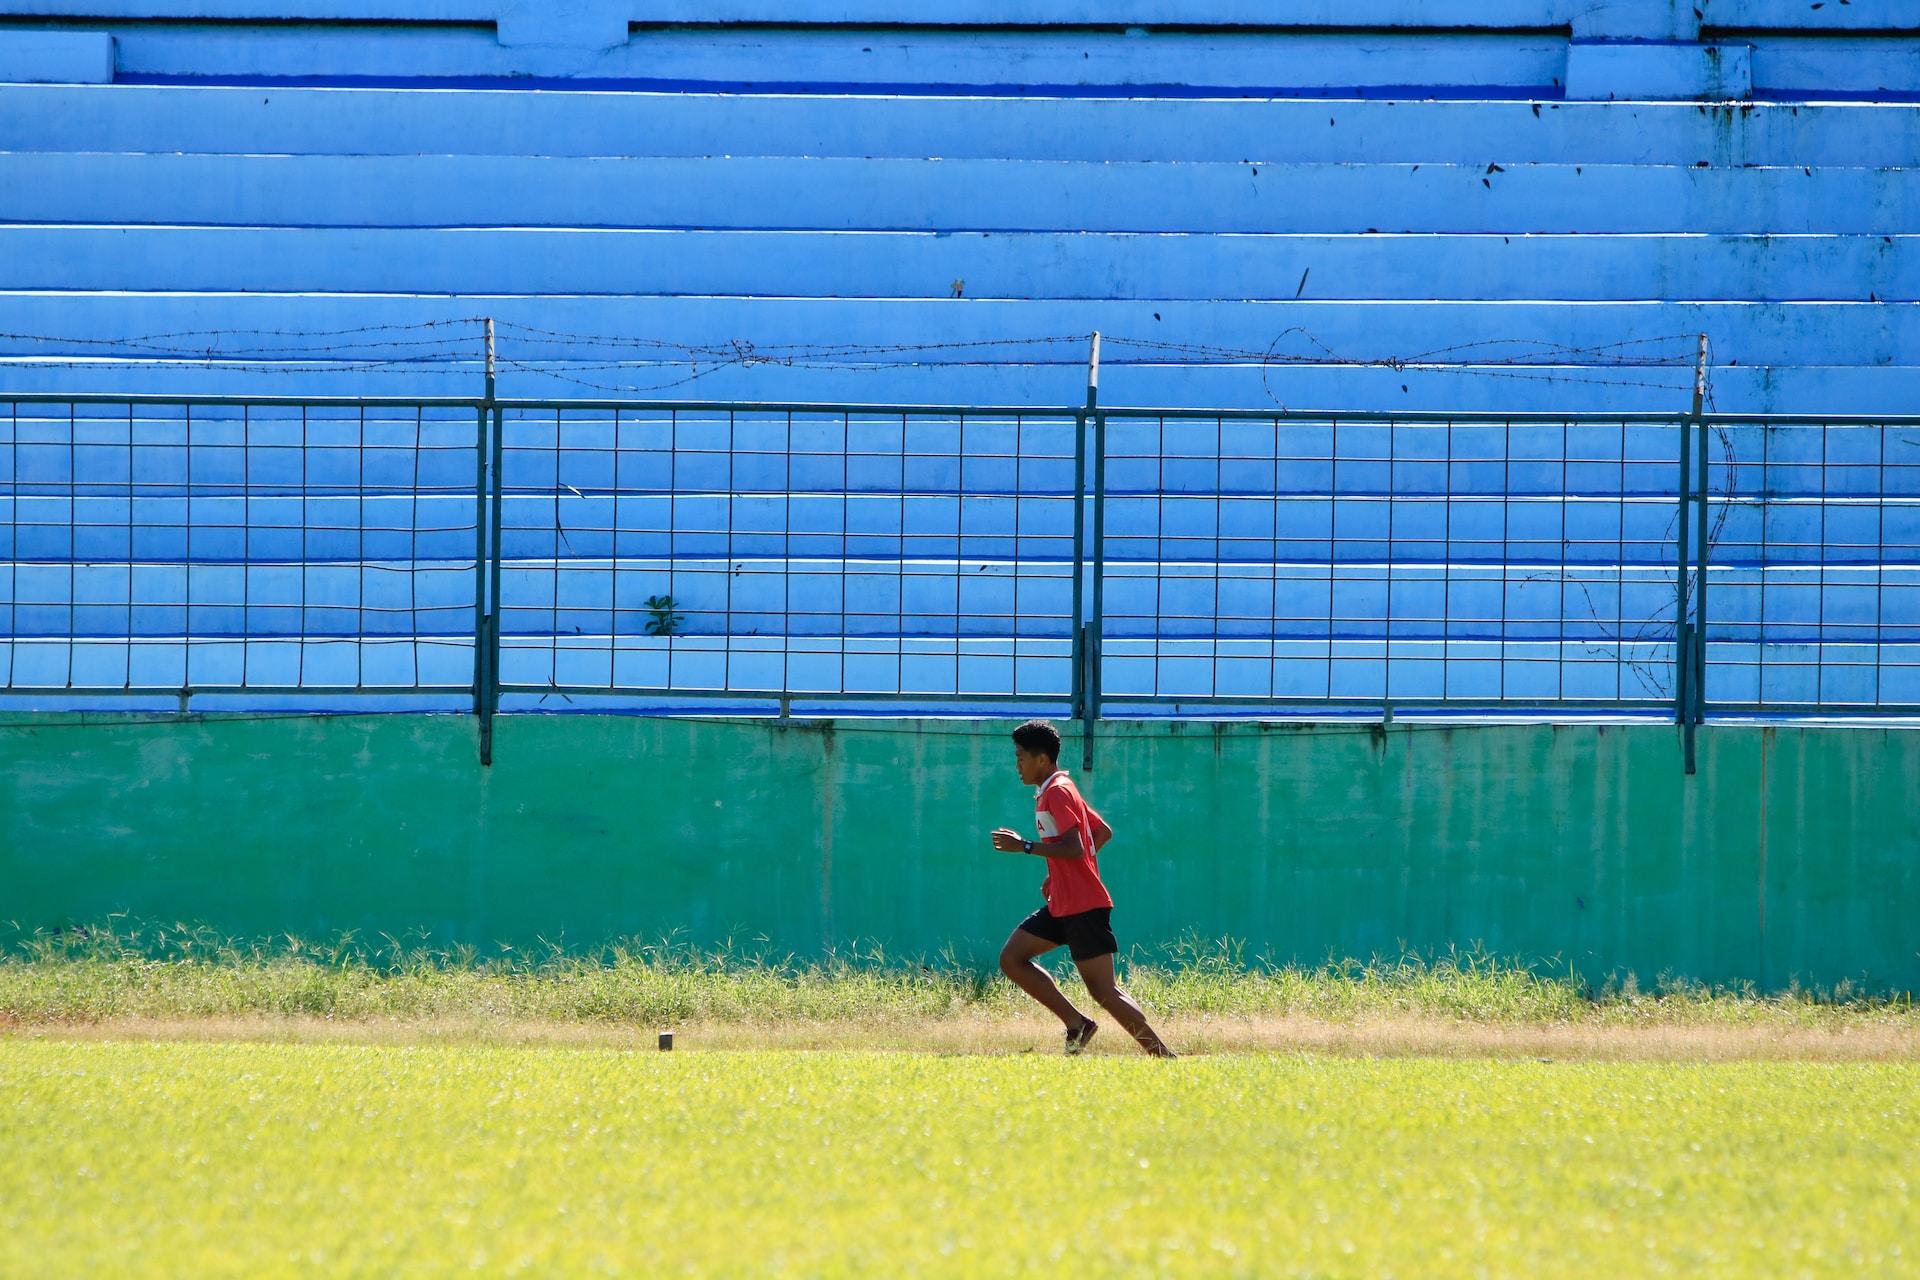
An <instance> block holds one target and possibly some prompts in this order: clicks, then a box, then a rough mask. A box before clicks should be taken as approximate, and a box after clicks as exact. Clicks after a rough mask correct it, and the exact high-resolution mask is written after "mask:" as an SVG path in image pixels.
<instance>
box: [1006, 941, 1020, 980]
mask: <svg viewBox="0 0 1920 1280" xmlns="http://www.w3.org/2000/svg"><path fill="white" fill-rule="evenodd" d="M1024 963H1026V957H1024V956H1022V955H1021V954H1020V953H1019V952H1018V951H1015V950H1014V949H1013V944H1012V943H1011V942H1009V943H1008V944H1007V945H1006V946H1004V947H1002V948H1000V972H1002V973H1004V974H1006V975H1007V976H1008V977H1009V978H1011V977H1012V976H1013V971H1014V970H1015V969H1016V968H1018V967H1019V966H1020V965H1022V964H1024Z"/></svg>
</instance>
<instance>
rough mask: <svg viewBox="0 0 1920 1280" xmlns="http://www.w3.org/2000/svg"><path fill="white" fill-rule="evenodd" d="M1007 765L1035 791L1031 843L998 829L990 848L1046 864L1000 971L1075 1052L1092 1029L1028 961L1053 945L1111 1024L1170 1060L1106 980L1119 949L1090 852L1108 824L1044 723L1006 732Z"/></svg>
mask: <svg viewBox="0 0 1920 1280" xmlns="http://www.w3.org/2000/svg"><path fill="white" fill-rule="evenodd" d="M1013 757H1014V763H1015V765H1016V766H1017V767H1018V768H1019V770H1020V781H1022V782H1024V783H1026V784H1027V785H1028V786H1031V787H1038V788H1039V792H1038V793H1037V795H1036V796H1035V799H1034V803H1033V810H1034V822H1035V824H1036V825H1037V826H1038V827H1039V829H1040V838H1039V839H1038V840H1028V839H1026V838H1025V837H1024V836H1022V835H1020V833H1019V832H1017V831H1013V830H1010V829H1008V828H1006V827H1002V828H1001V829H1000V830H998V831H996V832H994V833H993V847H994V848H996V849H999V850H1000V851H1002V852H1003V853H1032V854H1038V855H1040V856H1041V857H1043V858H1045V859H1046V860H1047V878H1046V880H1045V881H1044V882H1043V883H1042V884H1041V885H1040V895H1041V897H1043V898H1045V899H1046V903H1047V905H1046V906H1044V907H1041V908H1040V909H1039V910H1038V911H1036V912H1034V913H1033V914H1032V915H1030V916H1028V917H1027V918H1026V919H1025V920H1022V921H1021V922H1020V927H1019V928H1017V929H1015V930H1014V931H1013V936H1012V937H1010V938H1008V939H1007V945H1006V946H1004V947H1002V948H1000V972H1002V973H1004V974H1006V975H1007V977H1009V978H1011V979H1012V980H1013V983H1014V985H1015V986H1017V987H1019V988H1020V989H1021V990H1022V991H1024V992H1026V993H1027V994H1028V995H1030V996H1032V997H1033V998H1034V999H1035V1000H1038V1001H1039V1002H1040V1003H1041V1004H1043V1005H1045V1006H1046V1007H1047V1008H1048V1009H1049V1010H1051V1011H1052V1013H1053V1015H1054V1016H1055V1017H1056V1018H1058V1019H1060V1021H1061V1022H1062V1023H1063V1024H1064V1025H1065V1026H1066V1028H1067V1052H1068V1053H1079V1052H1080V1051H1081V1050H1082V1049H1084V1048H1086V1047H1087V1044H1088V1042H1089V1041H1091V1040H1092V1039H1093V1033H1094V1032H1095V1031H1097V1030H1099V1025H1098V1024H1097V1023H1095V1022H1094V1020H1093V1019H1092V1018H1089V1017H1087V1015H1085V1014H1084V1013H1081V1012H1080V1010H1079V1009H1078V1008H1076V1007H1075V1006H1074V1003H1073V1001H1071V1000H1069V999H1067V997H1066V995H1065V994H1064V993H1063V992H1062V991H1061V990H1060V988H1059V987H1058V986H1056V985H1055V984H1054V981H1053V979H1052V978H1051V977H1050V976H1048V974H1047V971H1046V970H1045V969H1042V968H1041V967H1040V966H1039V965H1037V964H1035V963H1034V960H1035V959H1037V958H1038V957H1040V956H1043V955H1045V954H1046V953H1047V952H1049V951H1052V950H1053V949H1054V948H1055V947H1059V946H1065V947H1066V948H1067V954H1068V955H1070V956H1072V957H1073V964H1074V967H1075V968H1077V969H1078V970H1080V980H1081V981H1082V982H1085V983H1086V984H1087V994H1088V995H1090V996H1092V997H1093V998H1094V1000H1095V1001H1096V1002H1098V1003H1099V1005H1100V1007H1101V1008H1102V1009H1105V1010H1106V1011H1107V1012H1108V1013H1110V1014H1112V1015H1113V1020H1114V1021H1115V1022H1118V1023H1119V1024H1120V1025H1121V1026H1123V1027H1125V1028H1126V1029H1127V1034H1129V1035H1131V1036H1132V1037H1133V1038H1134V1039H1135V1040H1137V1041H1139V1042H1140V1047H1141V1048H1142V1049H1145V1050H1146V1051H1147V1052H1148V1053H1150V1054H1152V1055H1154V1056H1155V1057H1157V1058H1171V1057H1173V1056H1174V1055H1173V1050H1171V1049H1169V1048H1167V1046H1166V1045H1165V1044H1164V1043H1162V1042H1161V1040H1160V1037H1159V1036H1158V1035H1156V1034H1155V1033H1154V1030H1153V1028H1152V1027H1150V1026H1148V1025H1147V1015H1146V1014H1145V1013H1143V1012H1141V1009H1140V1006H1139V1005H1137V1004H1135V1003H1134V1002H1133V997H1132V996H1130V995H1128V994H1127V993H1126V992H1124V991H1122V990H1121V989H1120V986H1119V984H1118V983H1117V982H1115V981H1114V974H1113V956H1114V953H1115V952H1116V951H1118V950H1119V949H1120V947H1119V945H1118V944H1117V943H1116V942H1115V941H1114V939H1113V929H1112V927H1111V925H1110V924H1109V923H1108V921H1109V917H1111V916H1112V914H1113V898H1112V897H1111V896H1110V895H1109V894H1108V893H1107V887H1106V886H1105V885H1103V884H1101V883H1100V862H1099V858H1098V856H1097V855H1098V854H1099V852H1100V850H1101V848H1102V847H1104V846H1105V845H1106V843H1107V841H1109V840H1111V839H1112V838H1113V828H1112V827H1109V826H1108V825H1107V824H1106V823H1105V822H1104V821H1103V820H1102V819H1101V817H1100V815H1099V814H1097V813H1095V812H1094V811H1093V809H1092V807H1091V806H1089V805H1088V804H1087V802H1086V801H1085V800H1083V799H1081V797H1080V789H1079V788H1078V787H1076V786H1074V785H1073V779H1072V778H1069V777H1068V776H1067V771H1066V770H1065V769H1062V768H1060V766H1059V764H1058V763H1057V762H1058V760H1059V759H1060V731H1059V730H1058V729H1056V728H1054V727H1053V725H1051V724H1049V723H1048V722H1047V721H1045V720H1029V721H1027V722H1026V723H1025V724H1023V725H1021V726H1020V727H1019V728H1018V729H1015V730H1014V731H1013Z"/></svg>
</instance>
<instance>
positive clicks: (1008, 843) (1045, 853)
mask: <svg viewBox="0 0 1920 1280" xmlns="http://www.w3.org/2000/svg"><path fill="white" fill-rule="evenodd" d="M1097 838H1098V837H1096V839H1097ZM1026 843H1027V838H1026V837H1025V836H1023V835H1021V834H1020V833H1019V832H1017V831H1013V830H1010V829H1009V828H1006V827H1002V828H1000V829H999V830H998V831H996V832H994V833H993V847H994V848H996V849H998V850H1000V852H1002V853H1025V852H1026V851H1027V849H1026ZM1033 852H1034V856H1035V857H1040V858H1082V857H1085V856H1086V852H1087V848H1086V846H1085V845H1083V844H1082V843H1080V828H1078V827H1074V828H1072V829H1071V830H1069V831H1067V832H1066V833H1065V834H1064V835H1058V836H1055V837H1054V838H1053V839H1051V840H1035V841H1034V842H1033Z"/></svg>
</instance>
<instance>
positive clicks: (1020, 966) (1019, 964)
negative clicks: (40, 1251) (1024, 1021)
mask: <svg viewBox="0 0 1920 1280" xmlns="http://www.w3.org/2000/svg"><path fill="white" fill-rule="evenodd" d="M1059 945H1060V944H1059V943H1057V942H1048V941H1047V940H1046V939H1045V938H1042V937H1040V936H1038V935H1036V934H1031V933H1028V932H1027V931H1026V930H1025V929H1015V930H1014V931H1013V935H1012V936H1011V937H1009V938H1008V939H1007V945H1006V946H1004V947H1002V948H1000V972H1002V973H1004V974H1006V975H1007V977H1008V979H1010V980H1011V981H1012V983H1013V985H1014V986H1016V987H1018V988H1020V989H1021V990H1022V991H1024V992H1026V993H1027V994H1028V995H1030V996H1032V997H1033V998H1034V999H1035V1000H1038V1001H1039V1002H1040V1003H1041V1004H1043V1005H1045V1006H1046V1007H1047V1009H1048V1010H1049V1011H1050V1012H1051V1013H1052V1014H1053V1016H1054V1017H1056V1018H1058V1019H1060V1024H1061V1025H1062V1026H1064V1027H1066V1029H1067V1030H1069V1031H1075V1030H1078V1029H1079V1028H1080V1027H1081V1026H1083V1025H1085V1024H1086V1023H1087V1022H1088V1021H1089V1019H1088V1018H1087V1015H1085V1014H1084V1013H1081V1012H1080V1010H1079V1009H1078V1008H1077V1007H1076V1006H1075V1005H1074V1003H1073V1001H1071V1000H1069V999H1067V997H1066V994H1065V993H1064V992H1062V991H1061V990H1060V988H1059V986H1058V985H1056V984H1055V982H1054V980H1053V978H1052V976H1051V975H1050V974H1048V972H1047V971H1046V970H1045V969H1042V968H1041V967H1040V966H1039V965H1037V964H1035V963H1034V961H1035V960H1037V959H1039V958H1040V957H1041V956H1043V955H1045V954H1047V952H1049V951H1051V950H1053V949H1054V948H1055V947H1057V946H1059Z"/></svg>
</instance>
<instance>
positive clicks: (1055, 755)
mask: <svg viewBox="0 0 1920 1280" xmlns="http://www.w3.org/2000/svg"><path fill="white" fill-rule="evenodd" d="M1013 745H1014V746H1016V747H1021V748H1024V749H1025V750H1028V751H1031V752H1033V753H1034V754H1035V755H1042V756H1046V757H1047V758H1048V759H1049V760H1058V759H1059V758H1060V731H1059V730H1058V729H1056V728H1054V727H1053V721H1051V720H1029V721H1027V722H1026V723H1025V724H1023V725H1021V726H1020V727H1019V728H1018V729H1015V730H1014V731H1013Z"/></svg>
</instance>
